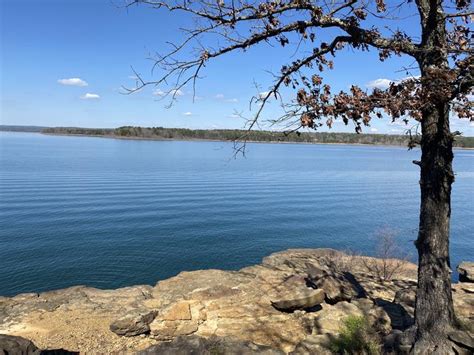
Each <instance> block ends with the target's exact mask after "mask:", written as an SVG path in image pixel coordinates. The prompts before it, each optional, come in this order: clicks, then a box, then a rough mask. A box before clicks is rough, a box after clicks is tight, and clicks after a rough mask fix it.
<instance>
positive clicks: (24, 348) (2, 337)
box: [0, 334, 41, 355]
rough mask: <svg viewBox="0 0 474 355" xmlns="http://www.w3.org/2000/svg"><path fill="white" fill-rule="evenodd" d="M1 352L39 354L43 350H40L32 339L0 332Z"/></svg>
mask: <svg viewBox="0 0 474 355" xmlns="http://www.w3.org/2000/svg"><path fill="white" fill-rule="evenodd" d="M0 353H1V354H22V355H33V354H38V355H39V354H40V353H41V350H39V349H38V348H37V347H36V345H35V344H33V342H32V341H31V340H28V339H25V338H22V337H18V336H13V335H6V334H0Z"/></svg>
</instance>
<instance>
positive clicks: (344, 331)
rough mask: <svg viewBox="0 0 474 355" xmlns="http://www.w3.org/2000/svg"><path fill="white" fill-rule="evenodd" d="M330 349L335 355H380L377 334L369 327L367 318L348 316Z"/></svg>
mask: <svg viewBox="0 0 474 355" xmlns="http://www.w3.org/2000/svg"><path fill="white" fill-rule="evenodd" d="M330 349H331V351H333V352H334V353H337V354H344V355H345V354H367V355H376V354H380V345H379V340H378V336H377V333H376V332H375V331H374V330H373V329H372V328H371V327H370V325H369V322H368V321H367V318H365V317H358V316H349V317H347V318H346V319H345V320H344V325H343V326H342V328H341V330H340V333H339V335H338V337H337V338H335V339H334V340H333V341H332V342H331V344H330Z"/></svg>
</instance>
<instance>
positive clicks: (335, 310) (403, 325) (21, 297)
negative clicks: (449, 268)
mask: <svg viewBox="0 0 474 355" xmlns="http://www.w3.org/2000/svg"><path fill="white" fill-rule="evenodd" d="M386 263H388V264H386ZM400 263H402V264H400ZM382 265H393V267H397V269H396V270H397V271H396V274H394V276H393V278H391V279H390V280H386V281H383V280H380V279H379V278H378V276H377V275H378V274H377V270H379V268H380V267H381V266H382ZM397 265H401V267H399V266H397ZM348 275H349V276H348ZM308 283H310V285H308ZM416 283H417V266H416V265H415V264H413V263H410V262H407V261H403V260H399V259H378V258H374V257H368V256H357V255H352V254H345V253H343V252H341V251H338V250H335V249H325V248H320V249H288V250H283V251H280V252H276V253H273V254H270V255H268V256H266V257H264V258H263V259H262V261H261V262H260V263H259V264H254V265H249V266H247V267H244V268H241V269H239V270H235V271H226V270H219V269H204V270H196V271H183V272H180V273H179V274H178V275H176V276H173V277H170V278H167V279H164V280H161V281H159V282H158V283H156V284H155V285H154V286H152V285H135V286H128V287H123V288H117V289H106V290H102V289H97V288H93V287H87V286H73V287H69V288H64V289H59V290H54V291H48V292H42V293H23V294H18V295H16V296H13V297H0V334H3V336H4V337H7V340H8V339H10V340H12V341H13V340H15V341H16V340H18V337H21V338H20V339H23V340H22V341H23V342H25V341H26V342H30V343H31V344H34V345H33V346H35V347H38V348H40V349H49V350H52V349H67V350H68V351H77V352H81V353H97V352H98V351H99V350H100V351H101V352H104V353H124V352H125V353H140V352H141V351H147V350H148V352H142V354H145V353H147V354H148V353H161V352H160V351H163V350H165V349H166V346H168V345H167V344H170V342H171V344H173V342H176V341H178V342H179V341H180V339H183V338H184V339H190V341H191V342H192V341H194V340H193V339H198V340H200V341H208V340H206V339H216V338H217V339H232V343H231V345H232V347H231V348H233V347H235V346H236V345H238V344H240V345H242V344H251V347H253V348H254V349H255V348H256V347H264V348H261V349H270V350H272V351H274V352H271V353H272V354H288V353H292V354H308V353H315V354H324V355H329V354H332V353H331V352H329V351H328V348H327V345H328V342H327V341H328V339H329V340H330V339H331V338H333V339H334V338H335V337H337V336H338V334H339V333H340V330H341V327H343V326H344V322H345V320H346V319H347V318H348V317H363V316H366V317H368V318H367V320H368V322H369V325H370V326H371V327H373V329H374V330H376V332H377V333H378V334H379V335H380V341H381V343H380V346H383V343H384V339H385V338H384V337H385V336H390V334H393V332H397V331H400V330H404V329H407V328H409V327H410V326H411V325H412V324H413V315H414V302H415V296H416ZM472 285H473V284H472V283H471V284H470V283H463V282H456V283H452V288H453V297H454V300H455V310H456V315H457V316H458V317H460V319H462V320H463V321H464V322H467V323H466V324H472V319H473V318H472V316H473V313H472V310H471V308H470V305H471V304H472V302H474V292H472V291H473V290H474V288H473V286H472ZM276 335H277V336H276ZM0 337H1V335H0ZM8 337H10V338H8ZM0 340H1V338H0ZM235 342H237V343H235ZM30 343H28V344H30ZM0 345H1V344H0ZM163 346H164V347H165V348H163ZM182 349H183V350H189V348H186V347H184V348H182ZM0 350H1V347H0ZM188 352H189V351H188ZM164 353H168V352H164ZM183 353H187V352H186V351H184V352H183ZM222 353H226V352H222ZM244 353H248V352H244ZM249 354H255V352H250V353H249Z"/></svg>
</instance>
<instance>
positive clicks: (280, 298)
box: [271, 276, 325, 311]
mask: <svg viewBox="0 0 474 355" xmlns="http://www.w3.org/2000/svg"><path fill="white" fill-rule="evenodd" d="M324 297H325V294H324V291H323V290H321V289H314V288H310V287H308V286H307V285H306V280H305V278H304V277H298V276H293V277H291V278H289V279H288V280H286V281H285V282H284V283H283V284H282V285H281V286H280V287H279V288H278V289H277V290H276V291H275V292H274V294H273V295H272V296H271V303H272V305H273V306H274V307H275V308H276V309H278V310H281V311H294V310H296V309H305V308H311V307H314V306H317V305H319V304H321V303H322V302H323V301H324Z"/></svg>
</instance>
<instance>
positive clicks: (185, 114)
mask: <svg viewBox="0 0 474 355" xmlns="http://www.w3.org/2000/svg"><path fill="white" fill-rule="evenodd" d="M183 115H184V116H192V115H193V113H192V112H190V111H188V112H183Z"/></svg>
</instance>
